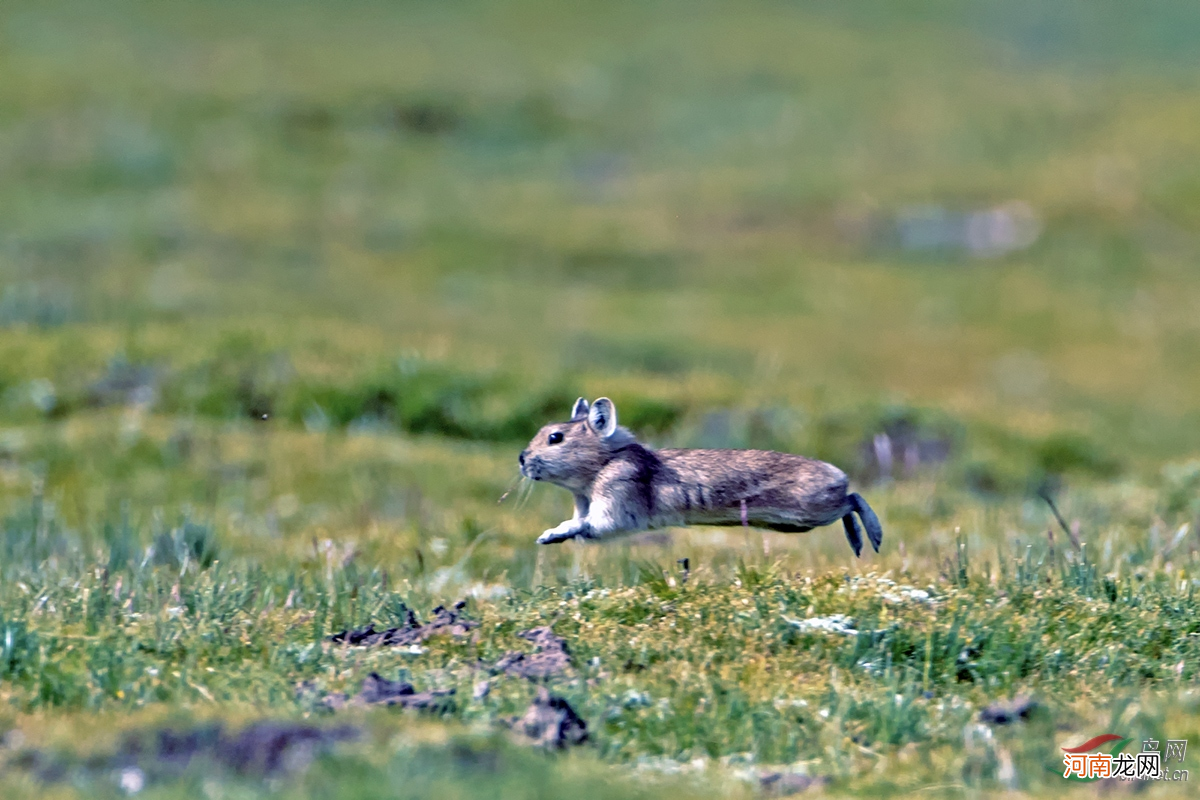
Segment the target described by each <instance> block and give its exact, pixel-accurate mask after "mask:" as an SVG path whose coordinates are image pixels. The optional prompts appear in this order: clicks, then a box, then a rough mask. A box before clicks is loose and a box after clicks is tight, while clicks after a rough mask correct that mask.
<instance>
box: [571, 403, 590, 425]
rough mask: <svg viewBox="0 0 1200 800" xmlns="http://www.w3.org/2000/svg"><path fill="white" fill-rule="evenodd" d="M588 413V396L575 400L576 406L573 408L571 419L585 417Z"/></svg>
mask: <svg viewBox="0 0 1200 800" xmlns="http://www.w3.org/2000/svg"><path fill="white" fill-rule="evenodd" d="M587 413H588V401H587V398H586V397H581V398H579V399H578V400H576V401H575V407H574V408H572V409H571V421H572V422H574V421H575V420H577V419H583V418H584V417H586V416H587Z"/></svg>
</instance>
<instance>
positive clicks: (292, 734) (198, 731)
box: [4, 722, 360, 793]
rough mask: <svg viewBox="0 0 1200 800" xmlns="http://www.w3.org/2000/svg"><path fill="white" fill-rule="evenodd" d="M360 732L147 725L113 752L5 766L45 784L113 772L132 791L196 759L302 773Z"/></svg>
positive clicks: (45, 755) (29, 758)
mask: <svg viewBox="0 0 1200 800" xmlns="http://www.w3.org/2000/svg"><path fill="white" fill-rule="evenodd" d="M359 734H360V731H359V729H358V728H356V727H354V726H351V725H341V726H337V727H320V726H317V725H308V724H304V723H291V722H256V723H254V724H252V725H249V726H247V727H245V728H243V729H242V730H240V731H238V732H237V733H229V732H227V731H226V730H225V728H224V727H223V726H222V725H220V724H205V725H198V726H195V727H191V728H167V727H163V728H151V729H146V730H141V731H134V732H132V733H130V734H128V735H126V736H125V738H124V739H123V741H122V743H121V746H120V747H119V748H118V750H117V752H116V753H114V754H112V755H103V754H101V755H95V756H89V757H87V758H83V759H81V758H80V757H78V756H74V755H71V754H68V753H53V752H47V751H43V750H36V749H28V750H24V751H22V752H21V753H19V754H18V755H17V756H16V757H14V758H13V759H11V760H10V761H9V762H8V763H7V764H6V765H4V766H6V767H8V768H16V769H23V770H25V771H27V772H29V773H32V774H33V776H34V777H36V778H37V779H38V780H39V781H41V782H43V783H58V782H60V781H72V782H78V781H80V780H91V779H97V778H108V777H111V776H112V775H113V774H114V773H117V774H119V775H120V776H121V786H122V788H124V789H125V790H126V791H127V792H130V793H132V792H136V791H140V789H141V787H142V786H144V785H145V784H147V783H151V782H153V781H156V780H166V779H172V778H176V777H178V776H179V775H180V774H181V773H183V772H184V771H185V770H187V769H188V768H189V767H190V766H191V765H192V764H193V763H197V762H203V763H204V764H206V765H209V766H210V767H212V768H215V769H219V770H227V771H229V772H233V773H237V774H240V775H253V776H259V777H274V776H277V775H284V774H291V773H296V772H302V771H303V770H304V769H306V768H307V767H308V765H309V764H310V763H311V762H312V760H313V758H315V757H316V756H317V755H318V754H320V753H322V752H325V751H327V750H329V749H330V748H331V747H333V745H334V744H336V743H337V742H342V741H349V740H352V739H356V738H358V736H359Z"/></svg>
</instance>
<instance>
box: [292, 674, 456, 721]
mask: <svg viewBox="0 0 1200 800" xmlns="http://www.w3.org/2000/svg"><path fill="white" fill-rule="evenodd" d="M299 691H300V692H301V693H308V692H312V691H314V690H313V688H312V687H311V686H310V685H308V684H304V685H301V686H300V687H299ZM454 691H455V690H454V689H434V690H432V691H427V692H418V691H417V689H416V687H415V686H413V685H412V684H411V683H408V682H407V681H390V680H388V679H387V678H385V677H383V676H382V675H380V674H379V673H378V672H372V673H371V674H370V675H368V676H367V677H366V679H365V680H363V684H362V690H361V691H360V692H359V693H358V694H356V695H355V696H354V697H348V696H347V695H346V694H345V693H344V692H337V693H335V694H330V695H326V696H325V697H324V698H322V699H321V700H320V705H323V706H325V708H328V709H330V710H332V711H340V710H341V709H343V708H345V707H346V706H402V707H404V708H415V709H417V710H418V711H429V712H433V713H441V712H444V711H450V710H452V709H453V708H454V700H453V699H452V697H453V695H454Z"/></svg>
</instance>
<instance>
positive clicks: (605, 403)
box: [588, 397, 617, 439]
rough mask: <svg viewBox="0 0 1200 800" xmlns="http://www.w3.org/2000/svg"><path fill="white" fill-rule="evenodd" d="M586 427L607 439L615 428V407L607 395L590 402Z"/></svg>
mask: <svg viewBox="0 0 1200 800" xmlns="http://www.w3.org/2000/svg"><path fill="white" fill-rule="evenodd" d="M588 427H590V428H591V429H592V430H594V431H595V432H596V433H598V434H600V436H601V438H604V439H607V438H608V437H609V436H612V435H613V433H615V432H616V430H617V407H616V406H614V405H613V401H612V400H609V399H608V398H607V397H601V398H599V399H597V400H596V402H594V403H592V408H591V410H590V411H588Z"/></svg>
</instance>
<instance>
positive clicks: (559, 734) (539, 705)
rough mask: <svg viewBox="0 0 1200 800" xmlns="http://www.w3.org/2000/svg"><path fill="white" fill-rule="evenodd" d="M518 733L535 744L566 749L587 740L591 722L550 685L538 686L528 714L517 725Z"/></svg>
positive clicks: (555, 748) (552, 748) (515, 726)
mask: <svg viewBox="0 0 1200 800" xmlns="http://www.w3.org/2000/svg"><path fill="white" fill-rule="evenodd" d="M514 728H515V730H516V731H517V733H519V734H521V735H522V736H524V737H525V738H526V739H528V740H529V741H530V742H531V743H532V744H535V745H540V746H542V747H545V748H547V749H551V750H562V749H563V748H566V747H570V746H572V745H579V744H583V743H584V742H586V741H587V738H588V730H587V723H586V722H584V721H583V717H581V716H579V714H577V713H575V709H573V708H571V705H570V703H568V702H567V701H566V700H565V699H563V698H561V697H559V696H557V695H552V694H550V692H549V691H548V690H547V689H546V687H544V686H543V687H540V688H539V689H538V694H537V697H536V698H534V701H533V702H532V703H531V704H530V705H529V709H528V710H527V711H526V712H525V716H523V717H521V718H520V719H519V720H517V721H516V723H515V724H514Z"/></svg>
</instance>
